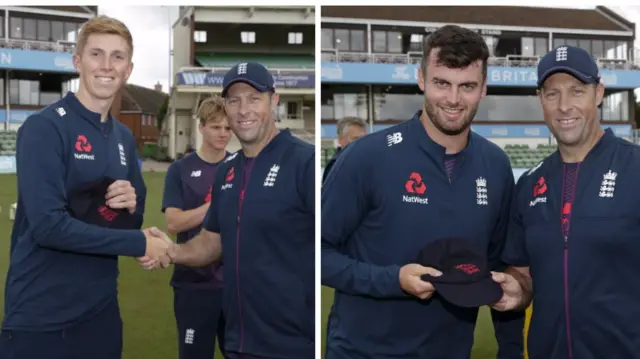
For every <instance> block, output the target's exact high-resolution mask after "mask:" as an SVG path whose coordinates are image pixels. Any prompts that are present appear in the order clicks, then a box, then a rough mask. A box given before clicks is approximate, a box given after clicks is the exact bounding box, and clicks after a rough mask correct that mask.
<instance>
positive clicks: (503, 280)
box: [491, 272, 524, 312]
mask: <svg viewBox="0 0 640 359" xmlns="http://www.w3.org/2000/svg"><path fill="white" fill-rule="evenodd" d="M491 275H492V278H493V280H494V281H495V282H496V283H498V284H500V286H501V287H502V292H503V295H502V298H500V300H499V301H498V302H497V303H495V304H493V305H492V306H491V308H493V309H495V310H497V311H500V312H506V311H508V310H514V309H517V308H518V307H520V306H521V305H522V302H523V301H524V291H523V290H522V286H520V282H518V280H517V279H515V278H514V277H513V276H512V275H511V274H508V273H499V272H494V273H491Z"/></svg>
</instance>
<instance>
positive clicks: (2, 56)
mask: <svg viewBox="0 0 640 359" xmlns="http://www.w3.org/2000/svg"><path fill="white" fill-rule="evenodd" d="M11 60H12V58H11V54H8V53H6V52H0V64H3V65H11Z"/></svg>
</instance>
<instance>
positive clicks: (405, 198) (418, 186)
mask: <svg viewBox="0 0 640 359" xmlns="http://www.w3.org/2000/svg"><path fill="white" fill-rule="evenodd" d="M404 189H405V191H407V193H410V194H413V195H414V196H409V195H406V194H403V195H402V202H406V203H419V204H428V203H429V200H428V199H427V198H424V197H422V196H423V195H424V193H425V192H426V191H427V185H426V184H425V183H424V181H423V180H422V176H421V175H420V174H419V173H418V172H413V173H411V175H409V180H407V182H405V184H404Z"/></svg>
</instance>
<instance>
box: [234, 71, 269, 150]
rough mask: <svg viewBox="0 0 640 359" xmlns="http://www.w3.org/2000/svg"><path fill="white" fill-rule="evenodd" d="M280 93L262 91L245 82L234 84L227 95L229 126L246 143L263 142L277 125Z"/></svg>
mask: <svg viewBox="0 0 640 359" xmlns="http://www.w3.org/2000/svg"><path fill="white" fill-rule="evenodd" d="M278 99H279V96H278V94H275V93H271V92H260V91H258V90H256V89H255V88H254V87H253V86H251V85H248V84H246V83H243V82H238V83H235V84H233V85H232V86H231V87H230V88H229V90H228V91H227V93H226V95H225V110H226V112H227V116H228V118H229V126H230V127H231V130H232V131H233V133H234V134H235V135H236V137H237V138H238V140H240V142H241V143H242V144H244V145H254V144H258V143H262V142H263V141H264V140H265V139H266V137H267V136H268V135H269V133H270V132H271V130H272V127H275V119H274V117H273V113H274V112H275V109H276V107H277V105H278Z"/></svg>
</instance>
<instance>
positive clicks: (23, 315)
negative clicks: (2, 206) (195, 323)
mask: <svg viewBox="0 0 640 359" xmlns="http://www.w3.org/2000/svg"><path fill="white" fill-rule="evenodd" d="M132 52H133V46H132V40H131V34H130V33H129V30H128V29H127V28H126V26H125V25H124V24H122V23H121V22H120V21H117V20H115V19H111V18H106V17H97V18H93V19H92V20H89V21H88V22H87V23H85V25H84V26H83V27H82V30H81V32H80V36H79V39H78V43H77V48H76V53H75V54H74V64H75V66H76V69H77V70H78V72H79V74H80V88H79V90H78V92H77V93H76V94H73V93H68V94H67V95H66V96H65V97H64V98H63V99H62V100H60V101H58V102H56V103H54V104H52V105H50V106H47V107H46V108H44V109H43V110H41V111H39V112H38V113H36V114H34V115H32V116H30V117H29V118H28V119H27V120H26V121H25V122H24V124H23V125H22V126H21V127H20V129H19V131H18V138H17V164H18V209H17V213H16V218H15V222H14V227H13V232H12V237H11V243H12V250H11V256H10V263H9V271H8V273H7V280H6V287H5V291H6V293H5V311H4V314H5V315H4V320H3V323H2V333H1V334H0V356H1V357H2V358H3V359H22V358H50V359H66V358H94V359H119V358H121V355H122V354H121V353H122V321H121V319H120V312H119V307H118V292H117V277H118V256H130V257H137V258H142V257H146V259H148V260H150V261H152V262H154V261H155V262H159V263H160V264H168V261H169V259H168V257H167V255H166V254H167V249H168V248H169V245H168V243H167V242H166V240H165V238H163V236H161V235H160V234H159V233H156V235H155V236H154V235H151V234H150V233H149V232H150V230H148V229H146V230H144V231H142V230H140V227H141V226H142V218H143V215H144V209H145V198H146V188H145V185H144V182H143V180H142V175H141V172H140V168H139V166H138V163H137V159H138V157H137V155H136V144H135V140H134V138H133V136H132V134H131V131H130V130H129V129H127V128H126V127H125V126H124V125H123V124H121V123H120V122H118V121H117V120H115V119H113V118H112V117H111V116H110V115H109V108H110V107H111V104H112V102H113V99H114V97H115V95H116V93H117V91H118V90H119V89H120V88H121V87H122V85H123V84H124V83H125V82H126V80H127V78H128V77H129V74H130V73H131V69H132V63H131V55H132ZM114 180H115V181H114ZM96 183H100V184H103V183H110V185H108V187H107V186H105V188H103V189H102V190H100V192H98V193H97V194H95V193H94V194H92V196H93V197H92V199H91V201H93V202H97V203H98V205H99V207H98V208H97V209H96V212H95V213H93V215H94V216H93V217H96V216H97V217H99V218H101V219H102V221H103V222H104V221H106V222H109V223H111V222H113V223H116V222H118V223H119V222H120V220H119V219H121V218H128V221H129V224H128V225H127V228H129V229H116V228H113V227H112V226H111V225H109V224H102V225H98V224H95V223H96V222H100V220H93V219H91V220H92V221H91V222H87V221H88V220H89V219H90V217H91V218H93V217H92V216H91V215H90V214H89V215H87V214H86V213H87V212H86V211H83V210H81V209H80V208H78V207H77V206H76V205H70V202H71V200H72V199H73V198H75V197H76V196H75V195H74V194H75V193H76V192H78V191H80V190H81V191H85V190H88V191H90V192H91V191H93V190H94V188H96V187H100V186H101V185H100V184H96ZM84 187H87V188H86V189H85V188H84ZM81 191H80V192H81ZM96 197H97V198H96ZM74 203H75V202H74ZM81 207H82V206H81ZM89 207H91V204H89ZM80 214H82V216H80ZM101 216H102V217H101ZM130 216H132V217H130Z"/></svg>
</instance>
